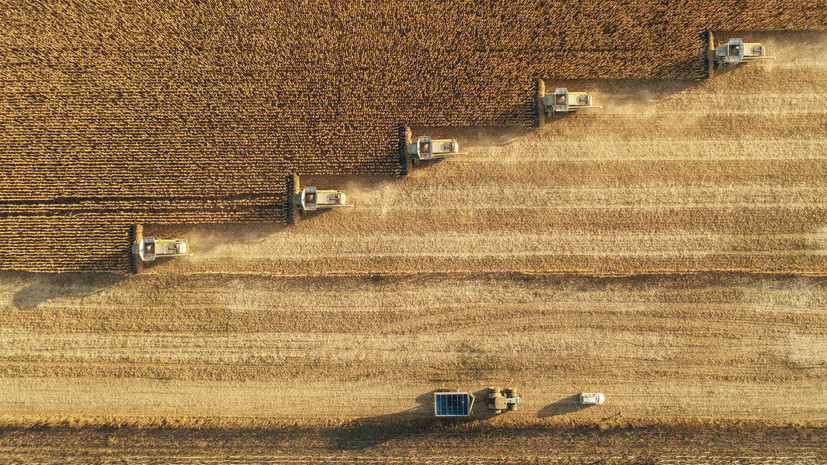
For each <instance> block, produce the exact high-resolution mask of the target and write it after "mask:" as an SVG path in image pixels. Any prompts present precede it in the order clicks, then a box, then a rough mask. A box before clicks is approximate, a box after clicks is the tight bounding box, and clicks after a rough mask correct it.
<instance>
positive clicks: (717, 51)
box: [705, 31, 775, 78]
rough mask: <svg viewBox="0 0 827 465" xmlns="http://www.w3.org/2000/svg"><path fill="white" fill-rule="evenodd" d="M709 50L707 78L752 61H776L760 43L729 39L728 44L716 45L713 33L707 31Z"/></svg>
mask: <svg viewBox="0 0 827 465" xmlns="http://www.w3.org/2000/svg"><path fill="white" fill-rule="evenodd" d="M707 34H708V39H709V49H708V53H707V62H708V63H709V68H708V70H707V75H706V76H705V78H709V77H711V76H712V75H713V74H714V71H715V70H716V69H720V68H722V67H726V66H727V65H740V64H744V63H749V62H751V61H760V60H775V57H770V56H767V48H766V47H765V46H764V44H761V43H758V42H750V43H744V41H743V40H741V39H729V40H728V41H727V42H726V43H723V44H719V45H718V46H716V45H715V37H714V36H713V34H712V31H707Z"/></svg>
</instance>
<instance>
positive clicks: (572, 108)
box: [132, 33, 775, 269]
mask: <svg viewBox="0 0 827 465" xmlns="http://www.w3.org/2000/svg"><path fill="white" fill-rule="evenodd" d="M709 41H710V47H709V55H710V58H711V59H710V63H714V64H715V65H716V66H717V67H719V68H720V67H723V66H727V65H738V64H742V63H749V62H752V61H758V60H772V59H775V57H771V56H767V50H766V47H764V45H763V44H760V43H746V42H744V41H743V40H741V39H737V38H736V39H729V41H728V42H726V43H722V44H719V45H718V46H715V45H714V39H713V38H712V34H711V33H710V34H709ZM539 87H540V88H539V95H540V98H539V102H538V104H537V107H538V110H539V112H538V113H539V115H538V120H539V121H538V124H539V125H540V126H542V125H543V124H544V123H545V121H546V119H547V118H551V117H553V115H555V114H565V113H572V112H578V111H581V110H588V109H593V108H602V106H599V105H594V104H593V99H592V96H591V95H590V94H589V93H588V92H570V91H569V90H568V89H567V88H565V87H558V88H555V89H554V92H550V93H546V92H545V84H544V81H543V80H542V79H541V80H540V86H539ZM404 138H405V140H404V148H403V151H404V152H403V153H402V154H401V155H402V157H401V159H402V160H403V161H404V162H405V163H407V158H410V160H411V161H412V163H413V164H415V165H416V164H419V163H420V162H422V161H429V160H440V159H443V158H450V157H455V156H457V155H466V153H465V152H460V151H459V144H458V143H457V141H456V140H454V139H434V138H433V137H431V136H421V137H418V138H417V139H416V140H415V141H414V140H412V139H410V138H409V137H408V136H407V135H406V136H404ZM299 182H300V181H299V177H298V175H291V176H290V177H289V178H288V180H287V202H286V205H285V207H286V209H287V223H288V224H294V223H295V222H296V221H298V219H299V218H300V217H301V215H303V214H306V213H308V212H313V211H316V210H329V209H337V208H350V207H353V204H349V203H348V197H347V195H346V194H345V192H344V191H341V190H338V189H318V188H316V187H314V186H307V187H304V188H302V187H300V184H299ZM134 237H135V242H134V244H133V246H132V253H133V257H134V261H135V262H139V261H140V262H150V261H153V260H155V259H156V258H158V257H182V256H190V255H192V253H190V249H189V245H188V243H187V241H186V240H184V239H155V238H151V237H146V238H145V237H142V234H141V228H140V225H138V226H137V228H136V232H135V234H134ZM133 269H137V264H136V266H133Z"/></svg>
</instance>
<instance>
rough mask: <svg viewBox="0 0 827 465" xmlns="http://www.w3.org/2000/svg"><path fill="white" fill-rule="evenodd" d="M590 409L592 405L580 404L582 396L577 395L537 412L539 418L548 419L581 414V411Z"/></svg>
mask: <svg viewBox="0 0 827 465" xmlns="http://www.w3.org/2000/svg"><path fill="white" fill-rule="evenodd" d="M589 407H592V405H582V404H580V394H575V395H573V396H569V397H565V398H563V399H560V400H558V401H557V402H555V403H553V404H549V405H546V406H545V407H543V408H542V409H541V410H540V411H539V412H537V418H548V417H554V416H557V415H566V414H568V413H574V412H579V411H581V410H585V409H587V408H589Z"/></svg>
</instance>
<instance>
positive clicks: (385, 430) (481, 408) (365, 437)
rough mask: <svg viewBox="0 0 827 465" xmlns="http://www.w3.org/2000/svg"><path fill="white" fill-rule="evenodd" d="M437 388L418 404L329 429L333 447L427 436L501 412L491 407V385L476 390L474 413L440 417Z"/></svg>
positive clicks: (351, 448)
mask: <svg viewBox="0 0 827 465" xmlns="http://www.w3.org/2000/svg"><path fill="white" fill-rule="evenodd" d="M436 392H437V390H433V391H429V392H426V393H424V394H421V395H419V396H418V397H417V398H416V403H417V405H416V407H413V408H410V409H407V410H403V411H401V412H397V413H391V414H388V415H378V416H375V417H368V418H360V419H357V420H353V421H352V422H350V423H349V424H348V425H347V427H345V428H338V429H336V430H334V431H331V432H330V433H328V434H329V435H330V437H329V438H328V439H329V443H330V448H331V450H334V451H362V450H365V449H369V448H373V447H377V446H380V445H382V444H385V443H388V442H391V441H395V440H398V439H403V438H404V439H406V440H409V439H411V438H416V437H426V436H429V435H432V434H433V432H434V431H435V430H440V429H443V428H446V427H450V426H451V425H456V424H461V423H468V422H472V421H479V420H487V419H490V418H492V417H495V416H499V415H497V414H495V413H494V412H492V411H490V410H488V389H487V388H486V389H482V390H479V391H475V392H473V394H474V406H473V408H472V410H471V415H469V416H467V417H442V418H437V417H436V416H434V393H436ZM505 414H506V413H502V414H500V415H505Z"/></svg>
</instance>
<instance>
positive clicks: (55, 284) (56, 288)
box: [0, 271, 128, 310]
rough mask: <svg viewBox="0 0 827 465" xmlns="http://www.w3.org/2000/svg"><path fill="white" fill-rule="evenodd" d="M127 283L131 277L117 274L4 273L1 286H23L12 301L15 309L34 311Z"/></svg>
mask: <svg viewBox="0 0 827 465" xmlns="http://www.w3.org/2000/svg"><path fill="white" fill-rule="evenodd" d="M125 279H128V276H126V275H123V274H116V273H49V274H39V273H28V272H22V271H21V272H17V271H9V272H3V273H0V282H3V283H8V284H12V285H13V284H16V283H19V284H21V285H22V286H21V287H20V289H19V290H17V291H16V292H15V293H14V295H13V296H12V298H11V305H12V306H14V307H15V308H17V309H19V310H31V309H34V308H37V306H39V305H40V304H42V303H43V302H47V301H50V300H53V299H60V298H79V297H80V298H82V297H86V296H90V295H93V294H96V293H98V292H100V291H102V290H103V289H105V288H107V287H109V286H112V285H115V284H117V283H119V282H121V281H123V280H125Z"/></svg>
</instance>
